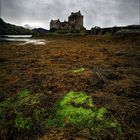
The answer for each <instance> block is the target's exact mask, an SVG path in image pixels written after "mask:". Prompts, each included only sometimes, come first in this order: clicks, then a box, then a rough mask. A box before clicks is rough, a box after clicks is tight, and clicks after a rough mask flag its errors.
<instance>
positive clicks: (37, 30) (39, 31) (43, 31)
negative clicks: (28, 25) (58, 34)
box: [32, 28, 49, 34]
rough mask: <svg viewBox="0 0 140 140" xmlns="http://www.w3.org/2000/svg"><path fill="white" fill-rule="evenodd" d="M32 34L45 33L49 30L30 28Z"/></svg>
mask: <svg viewBox="0 0 140 140" xmlns="http://www.w3.org/2000/svg"><path fill="white" fill-rule="evenodd" d="M32 32H33V33H34V34H47V33H48V32H49V30H47V29H43V28H35V29H33V30H32Z"/></svg>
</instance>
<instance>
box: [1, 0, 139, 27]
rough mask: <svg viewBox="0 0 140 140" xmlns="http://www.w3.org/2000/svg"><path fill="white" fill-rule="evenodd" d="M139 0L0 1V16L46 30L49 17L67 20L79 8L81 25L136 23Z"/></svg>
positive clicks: (105, 25)
mask: <svg viewBox="0 0 140 140" xmlns="http://www.w3.org/2000/svg"><path fill="white" fill-rule="evenodd" d="M139 1H140V0H1V8H0V10H1V17H2V18H3V19H4V20H5V21H6V22H9V23H12V24H16V25H22V26H23V25H25V24H29V25H30V26H39V27H43V28H47V29H49V23H50V20H51V19H58V18H59V19H60V20H61V21H63V20H67V18H68V16H69V15H70V13H71V12H72V11H73V12H77V11H79V10H81V13H82V14H83V15H84V26H85V27H86V28H88V29H90V28H91V27H94V26H100V27H109V26H115V25H117V26H120V25H121V26H122V25H130V24H139Z"/></svg>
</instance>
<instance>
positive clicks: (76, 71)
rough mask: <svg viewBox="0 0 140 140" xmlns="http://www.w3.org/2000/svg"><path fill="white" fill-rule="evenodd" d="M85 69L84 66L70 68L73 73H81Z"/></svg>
mask: <svg viewBox="0 0 140 140" xmlns="http://www.w3.org/2000/svg"><path fill="white" fill-rule="evenodd" d="M85 70H86V69H85V68H79V69H75V70H72V72H73V73H82V72H84V71H85Z"/></svg>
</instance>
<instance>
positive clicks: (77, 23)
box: [50, 11, 84, 30]
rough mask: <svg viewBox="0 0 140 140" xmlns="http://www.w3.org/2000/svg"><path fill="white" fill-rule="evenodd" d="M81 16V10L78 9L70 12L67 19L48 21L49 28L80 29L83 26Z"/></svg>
mask: <svg viewBox="0 0 140 140" xmlns="http://www.w3.org/2000/svg"><path fill="white" fill-rule="evenodd" d="M83 18H84V16H83V15H81V12H80V11H78V12H76V13H73V12H72V13H71V15H70V16H69V17H68V21H64V22H61V21H60V20H59V19H58V20H51V22H50V29H76V30H80V29H82V28H84V26H83Z"/></svg>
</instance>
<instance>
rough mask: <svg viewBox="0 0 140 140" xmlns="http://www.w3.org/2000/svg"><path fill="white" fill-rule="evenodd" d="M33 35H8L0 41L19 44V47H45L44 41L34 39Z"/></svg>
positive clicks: (0, 38)
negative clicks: (31, 45) (28, 45)
mask: <svg viewBox="0 0 140 140" xmlns="http://www.w3.org/2000/svg"><path fill="white" fill-rule="evenodd" d="M31 37H32V35H6V36H3V37H0V41H8V42H18V43H19V45H26V44H33V45H45V44H46V41H45V40H44V39H33V38H31Z"/></svg>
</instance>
